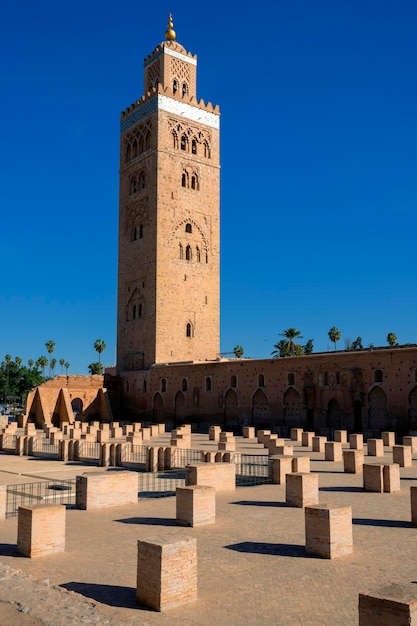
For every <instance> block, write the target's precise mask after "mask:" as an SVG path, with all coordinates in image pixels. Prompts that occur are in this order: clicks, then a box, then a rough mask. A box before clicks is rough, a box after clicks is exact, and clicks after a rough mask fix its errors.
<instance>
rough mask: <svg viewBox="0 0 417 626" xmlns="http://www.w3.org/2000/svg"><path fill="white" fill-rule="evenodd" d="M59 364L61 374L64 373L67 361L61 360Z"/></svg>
mask: <svg viewBox="0 0 417 626" xmlns="http://www.w3.org/2000/svg"><path fill="white" fill-rule="evenodd" d="M59 364H60V366H61V373H62V374H63V373H64V365H65V359H59Z"/></svg>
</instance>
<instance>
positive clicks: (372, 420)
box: [368, 386, 391, 430]
mask: <svg viewBox="0 0 417 626" xmlns="http://www.w3.org/2000/svg"><path fill="white" fill-rule="evenodd" d="M390 426H391V424H390V420H389V416H388V411H387V396H386V394H385V391H384V390H383V389H381V387H379V386H376V387H373V388H372V389H371V391H370V392H369V394H368V428H369V429H375V430H376V429H381V430H384V429H389V428H390Z"/></svg>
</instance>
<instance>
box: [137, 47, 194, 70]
mask: <svg viewBox="0 0 417 626" xmlns="http://www.w3.org/2000/svg"><path fill="white" fill-rule="evenodd" d="M165 48H168V49H170V50H173V51H175V52H178V54H184V55H185V56H187V57H188V58H189V59H193V60H194V61H197V55H196V54H192V53H191V52H187V50H186V49H185V48H184V46H182V45H181V44H180V43H178V41H163V42H162V43H160V44H158V45H157V46H156V48H155V49H154V50H153V51H152V52H151V53H150V54H148V56H147V57H145V58H144V60H143V63H144V65H145V66H146V65H148V64H149V63H151V62H152V61H154V60H155V59H156V58H157V57H158V56H159V55H160V54H163V53H164V49H165Z"/></svg>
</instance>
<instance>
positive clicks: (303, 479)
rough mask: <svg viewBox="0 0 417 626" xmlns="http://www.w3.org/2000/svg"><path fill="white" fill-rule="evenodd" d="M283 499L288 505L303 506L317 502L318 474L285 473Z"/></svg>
mask: <svg viewBox="0 0 417 626" xmlns="http://www.w3.org/2000/svg"><path fill="white" fill-rule="evenodd" d="M285 487H286V489H285V501H286V503H287V504H288V505H289V506H295V507H298V508H303V507H305V506H312V505H315V504H318V503H319V476H318V474H302V473H298V474H287V475H286V477H285Z"/></svg>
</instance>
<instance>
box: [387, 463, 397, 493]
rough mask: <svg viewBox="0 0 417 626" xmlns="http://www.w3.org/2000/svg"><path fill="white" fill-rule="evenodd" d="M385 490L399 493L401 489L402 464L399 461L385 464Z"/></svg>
mask: <svg viewBox="0 0 417 626" xmlns="http://www.w3.org/2000/svg"><path fill="white" fill-rule="evenodd" d="M383 474H384V492H385V493H398V492H399V491H401V482H400V466H399V465H398V463H390V464H389V465H384V470H383Z"/></svg>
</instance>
